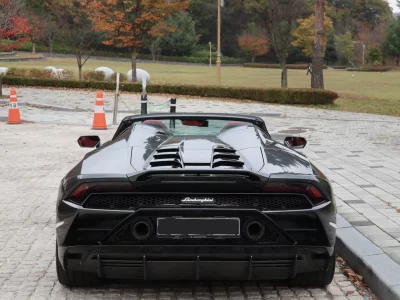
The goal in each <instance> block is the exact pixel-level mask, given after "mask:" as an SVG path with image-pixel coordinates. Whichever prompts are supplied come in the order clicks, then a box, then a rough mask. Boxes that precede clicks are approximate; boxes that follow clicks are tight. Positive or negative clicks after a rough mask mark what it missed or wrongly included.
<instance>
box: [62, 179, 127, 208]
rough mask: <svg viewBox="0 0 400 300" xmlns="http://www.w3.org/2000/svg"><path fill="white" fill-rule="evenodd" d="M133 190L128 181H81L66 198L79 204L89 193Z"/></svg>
mask: <svg viewBox="0 0 400 300" xmlns="http://www.w3.org/2000/svg"><path fill="white" fill-rule="evenodd" d="M133 190H134V187H133V186H132V185H131V184H130V183H129V182H96V183H82V184H81V185H79V186H78V187H77V188H75V190H74V191H73V192H72V193H71V194H70V196H69V197H67V200H68V201H71V202H74V203H76V204H79V205H81V204H83V202H84V201H85V200H86V198H87V197H88V196H89V195H90V194H101V193H129V192H132V191H133Z"/></svg>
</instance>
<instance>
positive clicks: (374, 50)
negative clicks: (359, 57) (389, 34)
mask: <svg viewBox="0 0 400 300" xmlns="http://www.w3.org/2000/svg"><path fill="white" fill-rule="evenodd" d="M381 58H382V53H381V50H380V49H379V47H378V46H377V45H372V46H370V47H369V48H368V54H367V60H368V63H370V64H373V65H374V64H378V63H379V62H380V60H381Z"/></svg>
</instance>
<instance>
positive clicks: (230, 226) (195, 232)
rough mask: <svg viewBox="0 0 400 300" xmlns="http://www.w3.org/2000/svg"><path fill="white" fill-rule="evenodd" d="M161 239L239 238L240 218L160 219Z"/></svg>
mask: <svg viewBox="0 0 400 300" xmlns="http://www.w3.org/2000/svg"><path fill="white" fill-rule="evenodd" d="M157 235H158V236H161V237H174V236H175V237H182V238H183V237H188V238H190V237H238V236H239V235H240V219H239V218H179V217H175V218H158V219H157Z"/></svg>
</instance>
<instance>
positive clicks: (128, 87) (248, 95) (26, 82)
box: [3, 76, 338, 105]
mask: <svg viewBox="0 0 400 300" xmlns="http://www.w3.org/2000/svg"><path fill="white" fill-rule="evenodd" d="M3 84H8V85H13V86H41V87H59V88H78V89H95V90H110V91H114V90H115V83H114V82H105V81H78V80H57V79H38V78H20V77H11V76H4V77H3ZM120 90H121V91H126V92H136V93H140V92H141V91H142V86H141V84H138V83H121V85H120ZM147 92H148V93H156V94H175V95H188V96H200V97H214V98H231V99H244V100H254V101H261V102H267V103H279V104H303V105H305V104H332V103H333V102H334V100H335V99H337V98H338V94H337V93H335V92H331V91H323V90H312V89H280V88H271V89H258V88H245V87H218V86H194V85H177V84H150V85H148V86H147Z"/></svg>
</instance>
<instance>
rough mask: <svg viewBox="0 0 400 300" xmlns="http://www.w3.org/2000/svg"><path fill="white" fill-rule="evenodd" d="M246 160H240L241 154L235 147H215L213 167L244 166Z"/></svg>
mask: <svg viewBox="0 0 400 300" xmlns="http://www.w3.org/2000/svg"><path fill="white" fill-rule="evenodd" d="M243 166H244V162H243V161H242V160H240V155H238V154H237V153H236V150H235V149H230V148H214V153H213V161H212V167H213V168H218V167H234V168H242V167H243Z"/></svg>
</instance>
